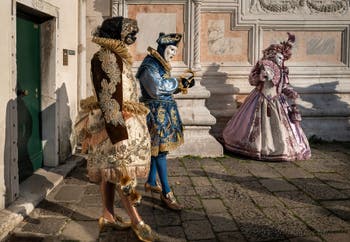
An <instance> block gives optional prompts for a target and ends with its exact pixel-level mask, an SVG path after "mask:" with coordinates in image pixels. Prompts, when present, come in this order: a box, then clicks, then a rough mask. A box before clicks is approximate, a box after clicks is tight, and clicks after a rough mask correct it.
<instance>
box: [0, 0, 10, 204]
mask: <svg viewBox="0 0 350 242" xmlns="http://www.w3.org/2000/svg"><path fill="white" fill-rule="evenodd" d="M0 16H1V17H0V19H1V29H2V34H3V36H2V39H1V44H0V56H1V58H0V73H1V74H0V76H1V88H0V112H1V113H2V114H3V115H1V117H0V133H1V134H3V135H1V136H0V209H1V208H4V207H5V191H6V188H5V175H6V173H8V167H7V166H6V170H5V162H4V161H5V159H8V158H9V156H8V155H9V153H10V152H11V151H10V150H9V144H6V138H7V137H6V136H7V134H8V132H6V131H8V130H10V129H11V127H9V125H8V121H7V118H9V117H8V115H7V114H8V109H10V108H11V107H9V105H10V104H11V99H12V98H13V91H12V88H13V86H12V82H11V61H12V60H11V45H12V23H11V1H10V0H8V1H1V2H0ZM5 134H6V135H5ZM5 144H6V145H5Z"/></svg>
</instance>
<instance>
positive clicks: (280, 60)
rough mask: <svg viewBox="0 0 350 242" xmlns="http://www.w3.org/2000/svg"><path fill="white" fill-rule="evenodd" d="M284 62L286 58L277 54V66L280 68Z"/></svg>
mask: <svg viewBox="0 0 350 242" xmlns="http://www.w3.org/2000/svg"><path fill="white" fill-rule="evenodd" d="M283 60H284V56H283V55H282V54H281V53H277V54H276V56H275V61H276V64H277V65H279V66H282V63H283Z"/></svg>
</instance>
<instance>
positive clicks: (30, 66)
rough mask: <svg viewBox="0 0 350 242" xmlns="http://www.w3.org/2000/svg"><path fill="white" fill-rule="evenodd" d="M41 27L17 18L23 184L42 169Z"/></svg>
mask: <svg viewBox="0 0 350 242" xmlns="http://www.w3.org/2000/svg"><path fill="white" fill-rule="evenodd" d="M40 74H41V70H40V26H39V25H38V24H36V23H34V22H33V21H31V20H28V19H25V18H21V17H18V16H17V110H18V170H19V181H20V182H21V181H23V180H24V179H26V178H27V177H28V176H30V175H31V174H32V173H33V171H35V170H36V169H38V168H40V167H41V166H42V160H43V152H42V142H41V92H40V90H41V89H40Z"/></svg>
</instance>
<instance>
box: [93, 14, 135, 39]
mask: <svg viewBox="0 0 350 242" xmlns="http://www.w3.org/2000/svg"><path fill="white" fill-rule="evenodd" d="M133 31H136V32H137V31H138V27H137V21H136V20H134V19H129V18H124V17H121V16H118V17H112V18H108V19H105V20H104V21H103V22H102V25H101V26H99V27H97V29H96V31H95V33H94V34H93V35H94V36H95V37H101V38H108V39H117V40H122V41H123V40H124V39H125V37H126V36H127V35H128V34H130V33H132V32H133Z"/></svg>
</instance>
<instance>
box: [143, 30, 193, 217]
mask: <svg viewBox="0 0 350 242" xmlns="http://www.w3.org/2000/svg"><path fill="white" fill-rule="evenodd" d="M181 38H182V35H181V34H177V33H172V34H164V33H160V34H159V38H158V39H157V43H158V47H157V50H155V49H153V48H151V47H148V51H149V54H148V55H147V56H146V57H145V59H144V60H143V62H142V64H141V66H140V68H139V70H138V72H137V74H136V77H137V78H138V79H139V81H140V86H141V92H142V98H141V101H142V102H144V103H145V104H146V106H147V107H149V109H150V113H149V114H148V116H147V125H148V129H149V132H150V135H151V146H152V149H151V150H152V153H151V154H152V157H151V169H150V172H149V174H148V180H147V182H146V183H145V190H146V191H152V192H158V193H160V198H161V200H162V201H163V202H164V203H165V204H166V205H167V206H168V207H169V208H170V209H172V210H181V208H182V206H181V205H180V204H179V203H178V202H177V201H176V199H175V197H174V194H173V192H172V191H171V189H170V187H169V183H168V174H167V158H166V156H167V154H168V152H169V151H171V150H174V149H175V148H177V147H178V146H179V145H181V144H183V142H184V141H183V127H182V122H181V119H180V115H179V111H178V108H177V105H176V102H175V100H174V98H173V94H175V93H178V92H181V91H182V92H183V93H186V92H187V88H190V87H192V86H194V79H193V76H191V77H187V78H184V77H180V78H175V77H171V74H170V71H171V66H170V61H171V60H172V59H173V57H174V56H175V55H176V52H177V45H178V44H179V42H180V40H181ZM157 172H158V175H159V179H160V182H161V187H160V186H159V185H158V184H157V182H156V176H157Z"/></svg>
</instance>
